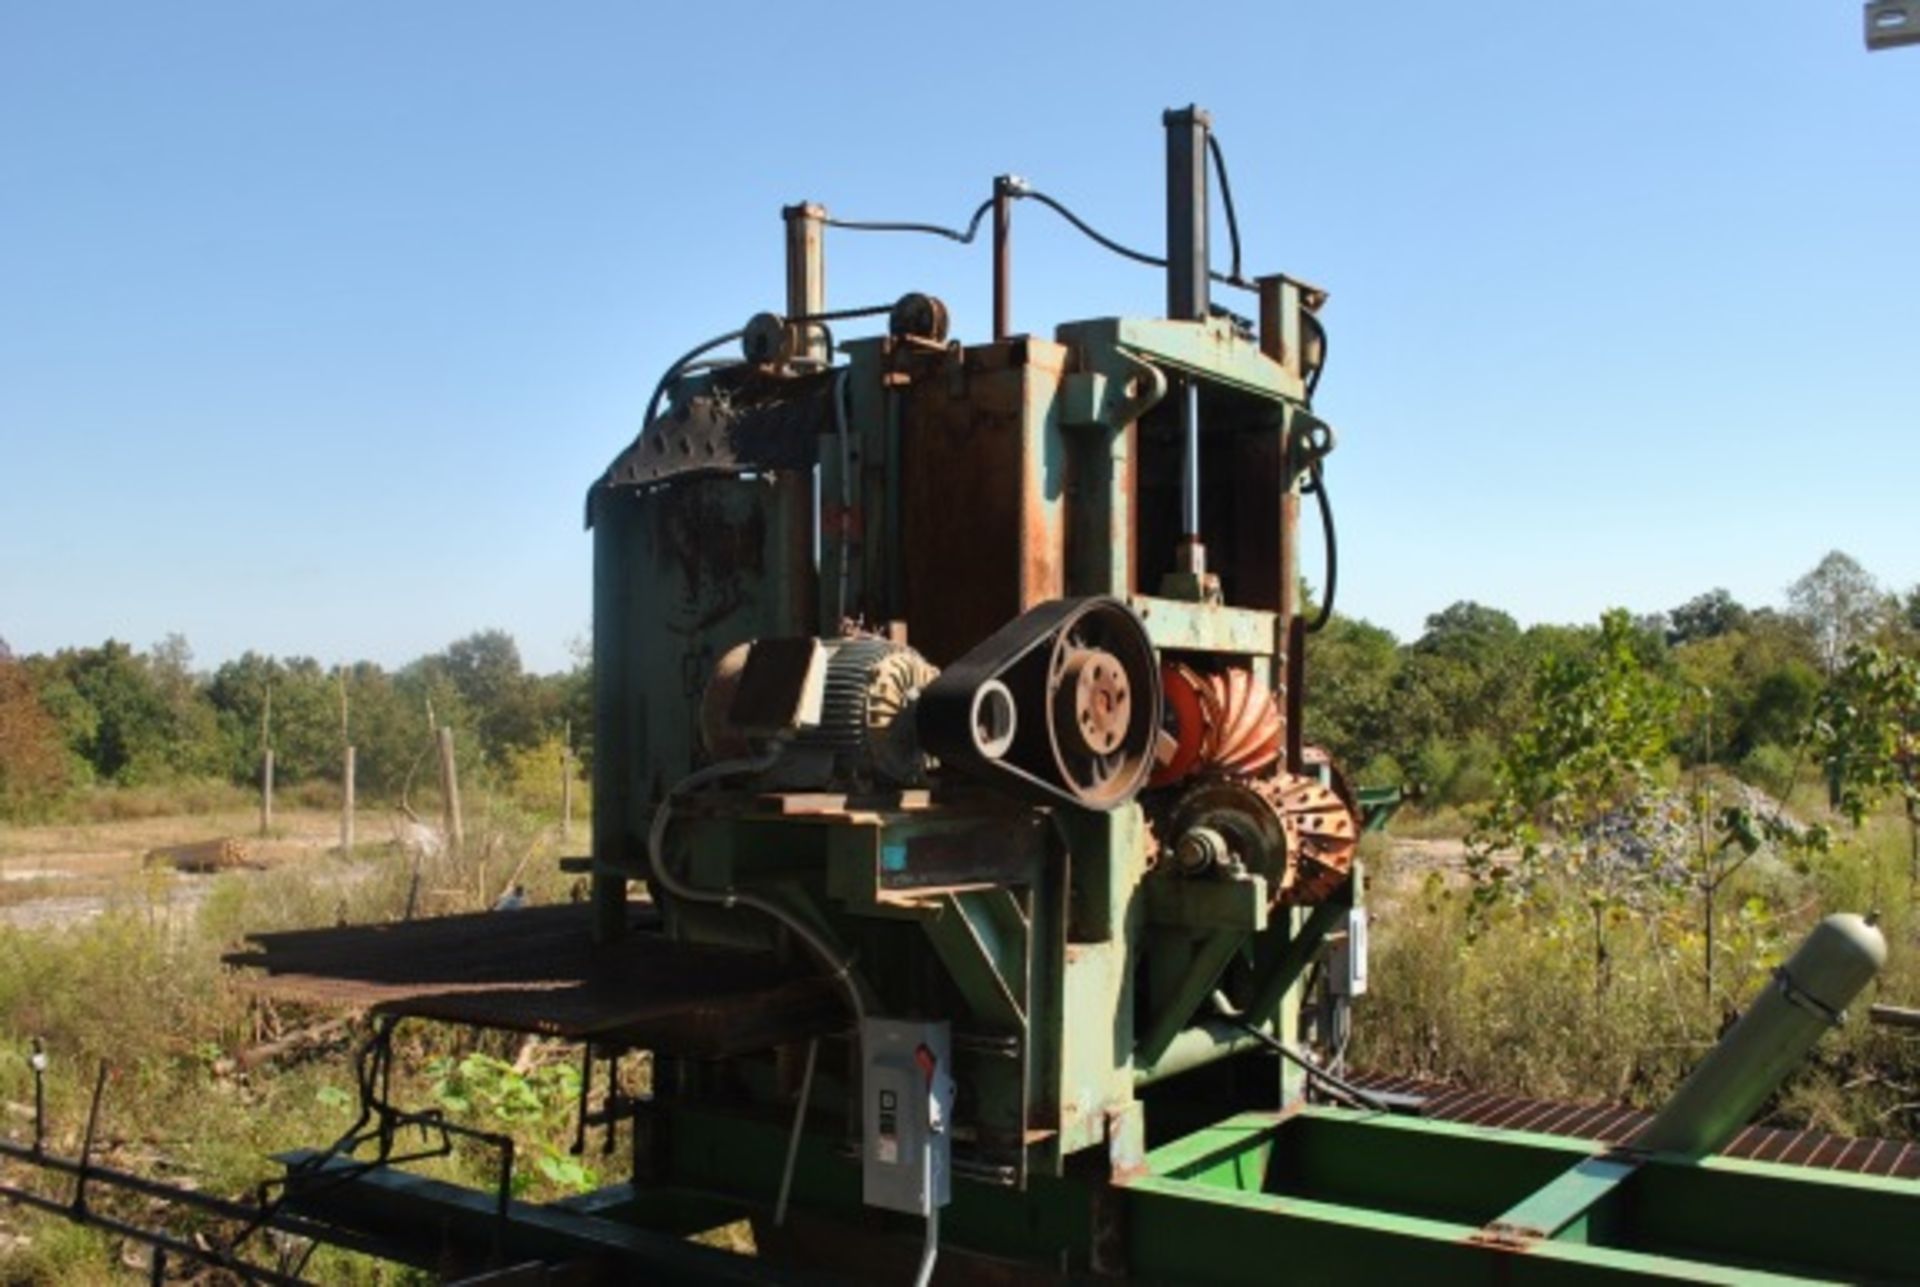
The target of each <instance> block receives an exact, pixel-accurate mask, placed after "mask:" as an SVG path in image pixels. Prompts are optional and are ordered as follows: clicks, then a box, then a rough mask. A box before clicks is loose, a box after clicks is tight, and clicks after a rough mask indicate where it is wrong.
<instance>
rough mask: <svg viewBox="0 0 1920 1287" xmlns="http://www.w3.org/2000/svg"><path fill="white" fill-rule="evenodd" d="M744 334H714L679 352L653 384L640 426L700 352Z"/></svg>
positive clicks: (651, 414)
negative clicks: (677, 357)
mask: <svg viewBox="0 0 1920 1287" xmlns="http://www.w3.org/2000/svg"><path fill="white" fill-rule="evenodd" d="M744 334H746V332H745V331H728V332H727V333H726V334H725V335H716V336H714V337H713V338H712V339H710V340H707V341H706V342H705V343H702V344H697V345H695V346H694V347H693V348H690V349H688V350H687V351H686V352H685V353H683V354H681V355H680V360H679V361H677V362H675V363H674V364H673V365H672V366H670V367H668V368H667V373H666V374H665V375H663V376H661V377H660V383H658V384H656V385H654V386H653V396H652V397H651V398H648V399H647V415H646V419H644V420H642V421H641V422H640V424H641V427H642V428H644V427H646V426H647V425H650V424H652V423H653V417H654V413H655V412H657V411H659V410H660V399H661V398H663V397H665V396H666V392H667V387H668V386H669V385H671V384H672V383H673V382H674V381H675V380H677V379H679V378H680V377H681V376H682V375H684V374H685V373H686V372H687V371H688V369H689V368H691V367H692V365H693V362H694V359H695V358H697V357H699V356H700V355H701V354H702V353H711V352H712V351H713V350H714V349H717V348H719V347H720V346H721V345H722V344H731V343H733V341H735V340H737V339H739V338H740V337H741V336H742V335H744Z"/></svg>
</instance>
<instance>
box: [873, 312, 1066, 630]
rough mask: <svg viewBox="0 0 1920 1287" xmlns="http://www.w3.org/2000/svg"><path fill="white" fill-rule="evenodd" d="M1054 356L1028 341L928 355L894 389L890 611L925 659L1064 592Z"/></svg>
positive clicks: (1059, 362) (1059, 361)
mask: <svg viewBox="0 0 1920 1287" xmlns="http://www.w3.org/2000/svg"><path fill="white" fill-rule="evenodd" d="M1064 360H1065V351H1064V350H1062V349H1061V348H1060V347H1059V346H1058V345H1054V344H1050V343H1047V342H1045V341H1042V340H1032V339H1020V340H1014V341H1012V342H1010V343H1006V344H990V345H981V346H978V347H975V348H971V349H967V350H965V351H964V353H963V354H961V355H960V356H959V358H958V361H957V365H956V363H955V359H954V358H953V357H951V356H950V355H948V354H939V355H930V356H929V357H927V358H924V359H922V360H920V361H918V362H915V363H914V364H913V369H912V370H911V372H910V373H909V374H910V378H911V383H910V384H909V385H908V387H907V388H906V390H905V391H904V392H903V393H902V394H901V395H899V396H900V397H901V399H902V404H903V405H902V409H901V427H900V495H901V500H900V533H899V541H898V549H899V551H900V558H901V569H900V585H901V608H902V611H903V614H904V615H905V617H906V618H907V620H908V621H909V622H911V623H912V637H911V642H912V644H913V646H914V647H915V648H917V649H919V650H920V652H921V653H923V654H924V655H925V656H926V657H927V658H928V659H929V660H931V661H932V662H934V663H935V664H936V665H946V664H947V663H949V662H951V661H953V660H954V659H955V658H957V657H959V656H960V655H961V654H962V653H964V652H966V651H967V649H969V648H971V647H973V645H975V644H977V643H979V642H980V641H981V640H982V639H985V638H986V637H987V636H988V635H990V634H992V633H993V632H994V631H995V630H997V629H999V628H1000V627H1001V626H1003V625H1005V624H1006V623H1007V622H1008V621H1011V620H1012V619H1013V618H1014V617H1017V616H1019V615H1020V613H1022V612H1024V611H1025V610H1026V609H1028V608H1030V607H1033V606H1034V605H1036V604H1039V603H1043V602H1046V601H1047V600H1050V599H1057V598H1060V597H1062V596H1063V595H1064V594H1065V593H1066V571H1065V567H1066V549H1065V536H1064V530H1065V523H1064V518H1063V515H1064V492H1065V487H1064V484H1063V481H1062V477H1061V468H1062V464H1063V462H1062V460H1061V459H1060V456H1061V444H1060V442H1059V435H1058V430H1057V426H1056V424H1055V420H1054V415H1053V404H1054V399H1055V397H1056V396H1057V394H1058V390H1059V384H1060V378H1061V374H1062V366H1063V363H1064Z"/></svg>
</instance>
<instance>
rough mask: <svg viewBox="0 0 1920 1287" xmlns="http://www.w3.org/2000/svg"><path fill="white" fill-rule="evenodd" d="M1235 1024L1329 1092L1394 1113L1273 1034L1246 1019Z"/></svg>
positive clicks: (1365, 1106) (1372, 1107)
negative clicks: (1263, 1030)
mask: <svg viewBox="0 0 1920 1287" xmlns="http://www.w3.org/2000/svg"><path fill="white" fill-rule="evenodd" d="M1234 1022H1235V1023H1237V1024H1239V1025H1240V1026H1241V1027H1242V1028H1243V1029H1245V1030H1246V1032H1247V1033H1248V1035H1250V1036H1252V1037H1253V1038H1254V1040H1256V1041H1258V1042H1259V1043H1260V1044H1261V1045H1263V1046H1265V1047H1266V1048H1267V1049H1269V1050H1271V1051H1273V1053H1274V1054H1276V1055H1279V1056H1280V1057H1281V1058H1282V1059H1285V1060H1286V1061H1288V1062H1289V1063H1291V1064H1293V1065H1294V1066H1295V1067H1296V1068H1298V1069H1299V1070H1300V1071H1301V1072H1303V1073H1305V1074H1306V1075H1307V1078H1308V1080H1310V1081H1317V1082H1319V1083H1320V1084H1321V1085H1323V1086H1326V1087H1327V1088H1328V1089H1329V1090H1331V1091H1333V1092H1334V1093H1335V1094H1337V1095H1339V1096H1340V1097H1341V1098H1342V1099H1346V1100H1350V1101H1352V1102H1353V1103H1356V1104H1358V1105H1360V1106H1361V1107H1362V1108H1371V1109H1373V1110H1374V1111H1375V1112H1378V1113H1387V1112H1391V1111H1393V1110H1392V1109H1390V1108H1388V1107H1387V1105H1386V1104H1385V1103H1384V1102H1383V1101H1381V1100H1380V1099H1378V1098H1376V1097H1375V1096H1373V1095H1370V1094H1368V1093H1367V1092H1366V1091H1364V1090H1361V1089H1360V1088H1359V1087H1358V1086H1356V1085H1354V1084H1353V1083H1352V1082H1350V1081H1348V1080H1346V1079H1345V1078H1343V1077H1336V1076H1335V1075H1334V1074H1332V1073H1330V1072H1328V1071H1327V1070H1326V1069H1324V1068H1322V1067H1321V1066H1320V1065H1319V1064H1316V1063H1314V1062H1313V1060H1311V1059H1309V1058H1307V1057H1306V1056H1305V1055H1303V1054H1301V1053H1300V1052H1299V1051H1298V1050H1295V1049H1294V1048H1293V1047H1292V1046H1289V1045H1288V1044H1287V1043H1286V1042H1284V1041H1282V1040H1280V1038H1278V1037H1276V1036H1274V1035H1273V1034H1272V1033H1270V1032H1262V1031H1261V1030H1260V1029H1259V1028H1257V1027H1255V1026H1254V1025H1253V1024H1251V1023H1248V1022H1247V1021H1246V1020H1245V1019H1235V1020H1234Z"/></svg>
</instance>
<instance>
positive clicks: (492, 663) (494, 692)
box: [420, 630, 553, 763]
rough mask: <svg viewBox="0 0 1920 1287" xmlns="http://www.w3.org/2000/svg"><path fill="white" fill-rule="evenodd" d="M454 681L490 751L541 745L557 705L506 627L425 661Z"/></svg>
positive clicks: (495, 754) (497, 755) (497, 754)
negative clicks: (530, 672)
mask: <svg viewBox="0 0 1920 1287" xmlns="http://www.w3.org/2000/svg"><path fill="white" fill-rule="evenodd" d="M420 664H421V666H422V668H423V669H424V670H426V671H428V672H433V673H436V674H438V675H440V676H444V678H445V679H446V680H447V682H449V683H450V684H452V686H453V688H454V691H456V692H457V693H459V694H460V697H461V700H462V701H464V702H465V703H466V705H467V707H468V708H469V709H470V710H471V711H472V712H473V716H474V723H475V726H476V729H477V731H478V733H479V735H480V739H481V742H482V743H483V745H484V746H485V747H486V749H487V753H488V755H489V756H490V757H491V758H492V759H494V761H495V762H496V763H500V762H503V759H504V757H505V755H506V753H507V751H508V750H510V749H513V748H524V747H529V746H534V745H537V744H538V743H539V742H540V739H541V738H542V736H543V735H544V734H545V732H546V731H547V729H548V727H549V726H550V725H551V723H552V715H553V709H552V704H551V703H550V702H548V701H547V700H546V694H545V693H543V691H542V688H541V685H540V684H539V682H538V681H537V680H536V679H535V678H534V677H533V676H530V675H528V674H527V673H526V671H525V670H524V669H523V668H522V667H521V664H520V649H519V646H518V645H516V644H515V643H514V641H513V636H512V635H510V634H508V633H507V632H506V631H504V630H481V631H477V632H476V633H474V634H471V635H468V636H467V637H466V638H465V639H461V640H459V641H457V642H455V643H453V644H450V645H448V647H447V650H446V651H445V652H444V653H440V654H437V655H435V656H433V657H427V658H423V659H422V662H421V663H420Z"/></svg>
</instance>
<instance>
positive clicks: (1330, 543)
mask: <svg viewBox="0 0 1920 1287" xmlns="http://www.w3.org/2000/svg"><path fill="white" fill-rule="evenodd" d="M1311 490H1312V492H1313V499H1314V502H1315V503H1316V504H1317V505H1318V506H1319V507H1320V531H1321V534H1322V535H1323V536H1325V538H1326V543H1327V592H1326V593H1325V594H1323V595H1321V596H1320V611H1319V612H1317V613H1316V614H1314V618H1313V620H1312V621H1309V622H1308V623H1307V633H1308V634H1310V635H1311V634H1318V633H1319V632H1320V631H1321V630H1324V629H1325V628H1326V625H1327V622H1329V621H1331V620H1333V596H1334V592H1335V591H1336V590H1338V589H1339V588H1340V545H1339V542H1338V540H1337V539H1336V538H1335V536H1334V527H1333V502H1332V501H1330V500H1328V499H1327V476H1326V474H1325V472H1324V471H1323V470H1322V469H1321V467H1320V462H1319V461H1317V460H1316V461H1314V462H1313V487H1312V489H1311Z"/></svg>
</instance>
